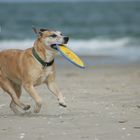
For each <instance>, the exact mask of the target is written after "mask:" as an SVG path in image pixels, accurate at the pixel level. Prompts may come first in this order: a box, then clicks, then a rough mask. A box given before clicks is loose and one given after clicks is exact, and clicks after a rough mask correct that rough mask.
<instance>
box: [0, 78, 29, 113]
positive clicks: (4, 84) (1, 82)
mask: <svg viewBox="0 0 140 140" xmlns="http://www.w3.org/2000/svg"><path fill="white" fill-rule="evenodd" d="M0 86H1V88H2V89H3V90H4V91H6V92H7V93H8V94H9V95H10V96H11V98H12V100H13V102H14V103H15V104H16V105H17V106H19V107H20V108H21V109H23V110H28V109H29V108H30V105H24V104H23V103H22V102H20V100H19V98H18V96H17V94H16V92H15V90H14V88H13V86H12V83H11V81H9V80H8V79H6V78H3V77H2V76H0Z"/></svg>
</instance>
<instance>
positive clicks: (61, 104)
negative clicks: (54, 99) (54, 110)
mask: <svg viewBox="0 0 140 140" xmlns="http://www.w3.org/2000/svg"><path fill="white" fill-rule="evenodd" d="M59 105H60V106H62V107H67V105H66V104H65V103H59Z"/></svg>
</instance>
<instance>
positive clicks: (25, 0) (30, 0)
mask: <svg viewBox="0 0 140 140" xmlns="http://www.w3.org/2000/svg"><path fill="white" fill-rule="evenodd" d="M41 1H43V2H54V1H58V2H59V1H65V2H67V1H73V2H75V1H85V2H86V1H140V0H0V2H41Z"/></svg>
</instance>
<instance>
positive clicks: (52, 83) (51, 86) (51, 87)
mask: <svg viewBox="0 0 140 140" xmlns="http://www.w3.org/2000/svg"><path fill="white" fill-rule="evenodd" d="M46 84H47V86H48V89H49V90H50V91H51V92H52V93H53V94H54V95H55V96H56V97H57V98H58V101H59V105H61V106H63V107H67V105H66V103H65V100H64V97H63V95H62V93H61V91H60V90H59V88H58V86H57V84H56V83H55V81H54V78H53V75H50V76H48V78H47V81H46Z"/></svg>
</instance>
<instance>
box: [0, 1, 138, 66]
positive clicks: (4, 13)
mask: <svg viewBox="0 0 140 140" xmlns="http://www.w3.org/2000/svg"><path fill="white" fill-rule="evenodd" d="M32 27H36V28H47V29H52V30H59V31H61V32H62V33H63V34H64V35H66V36H69V37H70V40H69V44H68V47H69V48H70V49H71V50H73V51H74V52H75V53H77V54H78V55H79V56H86V57H90V58H93V61H94V58H95V59H96V58H97V57H98V56H101V57H103V58H105V57H106V56H107V58H108V59H107V60H109V61H110V60H113V61H112V62H115V61H116V62H117V63H118V62H124V63H128V62H131V63H133V62H134V63H135V62H140V1H100V2H99V1H92V2H91V1H87V2H86V1H85V2H76V1H73V2H64V1H63V2H19V3H18V2H3V3H2V2H1V3H0V50H4V49H9V48H18V49H26V48H29V47H32V46H33V42H34V40H35V39H36V35H35V34H34V33H33V31H32ZM111 58H115V59H111ZM114 60H115V61H114ZM103 63H104V61H103Z"/></svg>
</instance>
